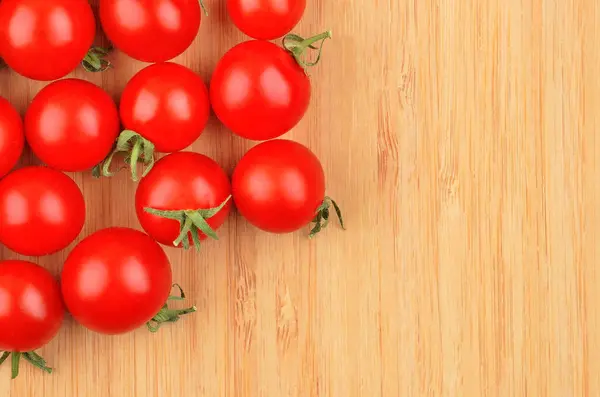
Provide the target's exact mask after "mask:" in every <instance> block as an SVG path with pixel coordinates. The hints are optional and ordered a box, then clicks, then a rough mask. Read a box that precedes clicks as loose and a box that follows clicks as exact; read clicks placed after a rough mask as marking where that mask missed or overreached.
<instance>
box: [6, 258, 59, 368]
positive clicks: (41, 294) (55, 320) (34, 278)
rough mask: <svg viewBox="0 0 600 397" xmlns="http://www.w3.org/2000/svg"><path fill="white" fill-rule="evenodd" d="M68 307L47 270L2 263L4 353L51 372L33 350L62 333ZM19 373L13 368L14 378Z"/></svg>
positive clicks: (22, 262)
mask: <svg viewBox="0 0 600 397" xmlns="http://www.w3.org/2000/svg"><path fill="white" fill-rule="evenodd" d="M63 317H64V306H63V303H62V298H61V295H60V287H59V285H58V282H57V281H56V280H55V279H54V277H52V275H51V274H50V273H49V272H48V271H47V270H45V269H44V268H42V267H40V266H38V265H36V264H33V263H31V262H25V261H2V262H0V351H4V355H3V356H2V359H4V360H5V359H6V358H8V356H9V355H10V354H11V353H12V354H13V355H16V358H17V359H19V358H23V359H25V360H27V361H29V362H31V363H33V364H34V365H35V366H37V367H38V368H41V369H43V370H45V371H47V372H51V369H50V368H48V367H47V366H46V363H45V362H44V361H43V359H41V357H39V356H38V355H37V354H36V353H34V352H33V351H34V350H36V349H39V348H40V347H42V346H44V345H46V344H47V343H48V342H50V341H51V340H52V339H53V338H54V337H55V336H56V334H57V333H58V331H59V329H60V327H61V325H62V321H63ZM17 374H18V366H17V368H13V378H15V377H16V376H17Z"/></svg>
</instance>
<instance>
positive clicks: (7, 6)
mask: <svg viewBox="0 0 600 397" xmlns="http://www.w3.org/2000/svg"><path fill="white" fill-rule="evenodd" d="M95 35H96V21H95V19H94V14H93V12H92V9H91V7H90V5H89V3H88V1H87V0H2V1H1V2H0V57H2V58H3V59H4V61H5V62H6V64H7V65H8V66H9V67H10V68H11V69H13V70H14V71H15V72H17V73H19V74H20V75H23V76H25V77H28V78H30V79H34V80H43V81H50V80H56V79H59V78H61V77H63V76H66V75H67V74H69V73H70V72H72V71H73V70H74V69H75V68H76V67H77V66H78V65H79V64H80V63H81V61H82V60H83V58H84V57H85V55H86V54H87V52H88V50H89V49H90V47H91V45H92V43H93V41H94V36H95Z"/></svg>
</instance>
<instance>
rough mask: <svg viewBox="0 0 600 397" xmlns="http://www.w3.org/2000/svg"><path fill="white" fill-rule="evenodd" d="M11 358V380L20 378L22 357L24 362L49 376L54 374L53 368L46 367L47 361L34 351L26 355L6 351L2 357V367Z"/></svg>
mask: <svg viewBox="0 0 600 397" xmlns="http://www.w3.org/2000/svg"><path fill="white" fill-rule="evenodd" d="M11 355H12V356H11ZM9 356H11V378H12V379H15V378H16V377H17V376H19V364H20V362H21V357H23V359H24V360H26V361H27V362H29V363H30V364H32V365H33V366H35V367H37V368H39V369H41V370H42V371H46V372H48V373H49V374H51V373H52V368H50V367H48V366H47V365H46V361H45V360H44V359H43V358H42V357H41V356H40V355H39V354H37V353H36V352H34V351H30V352H24V353H21V352H8V351H5V352H4V354H2V357H0V365H2V364H3V363H4V362H5V361H6V359H7V358H8V357H9Z"/></svg>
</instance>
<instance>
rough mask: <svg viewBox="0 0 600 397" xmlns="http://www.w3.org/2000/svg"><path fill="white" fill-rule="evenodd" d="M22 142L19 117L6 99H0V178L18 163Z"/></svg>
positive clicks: (21, 125) (21, 127) (21, 126)
mask: <svg viewBox="0 0 600 397" xmlns="http://www.w3.org/2000/svg"><path fill="white" fill-rule="evenodd" d="M24 141H25V139H24V137H23V121H22V120H21V116H20V115H19V113H17V111H16V110H15V108H13V107H12V105H11V104H10V103H9V102H8V101H7V100H6V99H4V98H2V97H0V178H2V177H3V176H4V175H6V174H8V173H9V172H10V170H12V169H13V168H14V166H15V165H16V164H17V161H19V158H20V157H21V153H22V152H23V146H24Z"/></svg>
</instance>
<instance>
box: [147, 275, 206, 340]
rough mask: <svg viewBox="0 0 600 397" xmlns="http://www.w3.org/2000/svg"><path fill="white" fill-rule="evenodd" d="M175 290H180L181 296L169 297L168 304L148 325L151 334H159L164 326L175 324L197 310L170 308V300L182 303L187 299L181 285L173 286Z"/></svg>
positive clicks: (194, 308)
mask: <svg viewBox="0 0 600 397" xmlns="http://www.w3.org/2000/svg"><path fill="white" fill-rule="evenodd" d="M173 288H177V289H179V296H169V298H168V299H167V302H166V303H165V304H164V306H163V307H162V308H161V309H160V311H159V312H158V313H157V314H156V315H155V316H154V317H152V319H151V320H150V321H148V322H147V323H146V326H147V327H148V330H149V331H150V332H157V331H158V330H159V329H160V327H161V326H163V325H164V324H166V323H175V322H177V321H179V320H180V317H181V316H183V315H186V314H190V313H194V312H195V311H196V310H197V308H196V306H192V307H188V308H186V309H171V308H169V303H168V302H169V301H170V300H177V301H180V300H184V299H185V294H184V292H183V289H181V287H180V286H179V284H173Z"/></svg>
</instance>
